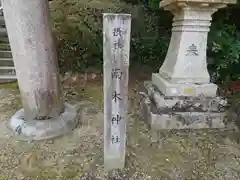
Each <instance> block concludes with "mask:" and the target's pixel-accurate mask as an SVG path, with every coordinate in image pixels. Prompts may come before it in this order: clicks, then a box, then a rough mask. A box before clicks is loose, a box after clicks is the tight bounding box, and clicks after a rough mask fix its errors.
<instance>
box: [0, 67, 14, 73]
mask: <svg viewBox="0 0 240 180" xmlns="http://www.w3.org/2000/svg"><path fill="white" fill-rule="evenodd" d="M0 75H16V72H15V67H13V66H12V67H11V66H2V67H1V66H0Z"/></svg>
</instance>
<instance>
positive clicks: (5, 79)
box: [0, 75, 17, 83]
mask: <svg viewBox="0 0 240 180" xmlns="http://www.w3.org/2000/svg"><path fill="white" fill-rule="evenodd" d="M16 80H17V77H16V75H0V83H9V82H13V81H16Z"/></svg>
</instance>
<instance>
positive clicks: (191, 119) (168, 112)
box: [138, 82, 229, 130]
mask: <svg viewBox="0 0 240 180" xmlns="http://www.w3.org/2000/svg"><path fill="white" fill-rule="evenodd" d="M138 105H139V112H138V113H139V117H141V118H143V119H144V120H145V122H146V123H147V124H148V125H149V127H150V128H151V129H158V130H159V129H161V130H172V129H209V128H214V129H216V128H217V129H219V128H224V129H225V128H227V121H228V119H227V116H226V111H227V108H228V107H229V105H228V104H227V101H226V100H225V99H223V98H221V97H205V96H200V97H189V96H172V97H167V96H164V95H163V94H162V93H161V92H160V91H159V90H158V88H157V87H156V86H155V85H153V84H152V83H151V82H145V83H144V85H143V86H142V87H141V88H140V89H139V93H138Z"/></svg>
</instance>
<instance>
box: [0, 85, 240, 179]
mask: <svg viewBox="0 0 240 180" xmlns="http://www.w3.org/2000/svg"><path fill="white" fill-rule="evenodd" d="M66 84H67V85H64V96H65V98H66V99H67V100H68V102H69V103H71V104H74V105H76V106H77V107H79V109H80V110H79V113H78V118H79V120H80V122H81V124H80V125H79V127H77V128H76V129H75V130H74V131H73V132H72V133H70V134H68V135H66V136H62V137H58V138H55V139H52V140H46V141H38V142H22V141H18V140H17V139H16V137H14V136H13V134H12V133H11V132H10V131H9V130H8V129H7V127H6V124H7V122H8V119H9V118H10V117H11V116H12V115H13V114H14V113H15V112H16V111H17V110H18V109H20V108H21V102H20V95H19V91H18V89H14V88H10V89H9V88H8V89H7V88H2V89H0V117H1V119H0V120H1V123H2V124H1V126H0V180H20V179H23V180H81V179H82V180H95V179H96V180H97V179H99V180H104V179H109V180H110V179H111V180H120V179H127V180H147V179H149V180H150V179H151V180H158V179H159V180H160V179H161V180H163V179H166V180H168V179H169V180H197V179H201V180H205V179H206V180H210V179H211V180H228V179H229V180H238V179H240V145H239V144H237V143H235V142H234V141H232V140H230V138H226V137H225V136H223V135H220V134H218V133H215V134H209V133H200V134H196V133H189V134H185V135H177V134H175V135H174V134H165V138H164V141H162V143H161V144H160V143H151V142H150V141H149V136H150V134H151V133H150V132H149V131H148V129H147V126H146V125H145V124H144V123H143V122H141V121H139V120H138V119H137V118H136V116H135V114H134V112H135V110H134V108H133V107H134V91H131V92H130V97H131V98H130V107H131V108H130V109H129V122H128V140H127V155H126V168H125V169H124V170H122V171H113V172H110V173H109V174H108V175H107V174H106V173H104V171H103V109H102V107H103V106H102V105H103V98H102V86H101V85H100V84H99V83H94V84H87V85H85V86H84V87H83V88H80V87H77V86H76V87H75V88H76V89H74V88H73V87H71V88H70V86H71V85H70V84H69V83H66ZM133 88H134V87H133Z"/></svg>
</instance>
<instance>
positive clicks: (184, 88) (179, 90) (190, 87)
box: [152, 73, 218, 97]
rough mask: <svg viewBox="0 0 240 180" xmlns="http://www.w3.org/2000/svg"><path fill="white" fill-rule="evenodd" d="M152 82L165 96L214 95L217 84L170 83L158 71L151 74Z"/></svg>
mask: <svg viewBox="0 0 240 180" xmlns="http://www.w3.org/2000/svg"><path fill="white" fill-rule="evenodd" d="M152 82H153V84H154V85H156V86H157V87H158V88H159V90H160V91H161V92H162V93H163V94H164V95H165V96H193V97H196V96H200V95H204V96H208V97H215V96H216V92H217V88H218V87H217V85H216V84H213V83H209V84H194V83H181V84H180V83H179V84H177V83H176V84H172V83H170V82H168V81H167V80H166V79H164V78H163V77H161V75H160V74H158V73H153V74H152Z"/></svg>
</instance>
